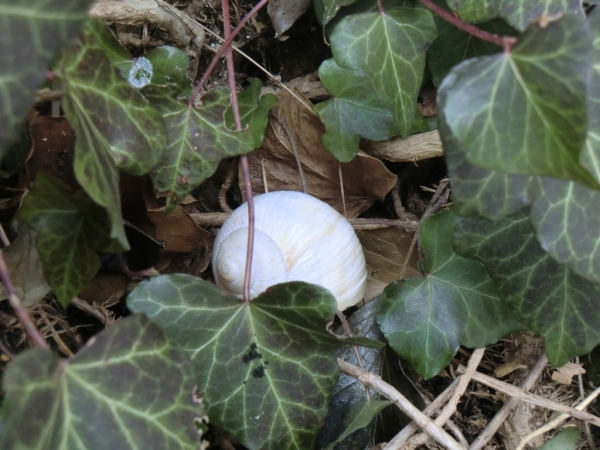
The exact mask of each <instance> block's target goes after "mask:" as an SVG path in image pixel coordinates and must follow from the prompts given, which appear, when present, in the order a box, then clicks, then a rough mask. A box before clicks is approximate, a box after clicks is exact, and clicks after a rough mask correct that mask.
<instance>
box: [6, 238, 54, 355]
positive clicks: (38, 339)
mask: <svg viewBox="0 0 600 450" xmlns="http://www.w3.org/2000/svg"><path fill="white" fill-rule="evenodd" d="M0 280H2V284H3V285H4V289H5V290H6V295H8V302H9V303H10V306H11V308H12V309H13V310H14V311H15V314H16V315H17V317H18V318H19V321H20V322H21V325H23V328H24V329H25V333H27V335H28V336H29V337H30V338H31V340H32V341H33V342H34V343H35V345H37V346H38V347H40V348H46V349H47V348H50V347H49V346H48V343H47V342H46V341H45V340H44V338H43V337H42V335H41V333H40V331H39V330H38V329H37V327H36V326H35V324H34V323H33V320H31V316H30V315H29V313H28V312H27V310H26V309H25V307H24V306H23V305H22V304H21V301H20V300H19V297H17V294H16V292H15V287H14V285H13V284H12V280H11V279H10V274H9V273H8V267H7V265H6V261H5V260H4V253H2V250H0Z"/></svg>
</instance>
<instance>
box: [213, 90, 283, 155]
mask: <svg viewBox="0 0 600 450" xmlns="http://www.w3.org/2000/svg"><path fill="white" fill-rule="evenodd" d="M261 87H262V83H261V81H260V80H259V79H258V78H253V79H252V82H251V83H250V86H248V88H247V89H246V90H245V91H243V92H240V93H238V103H239V109H240V120H241V122H242V128H246V127H249V128H250V134H251V135H252V139H253V140H254V148H258V147H260V145H261V144H262V140H263V137H264V135H265V128H266V126H267V121H268V119H269V108H271V106H273V105H274V104H275V103H277V97H276V96H275V95H273V94H265V95H263V96H262V97H261V96H260V88H261ZM225 124H226V125H227V128H229V129H230V130H235V122H234V120H233V109H232V108H231V106H230V107H229V108H227V111H226V112H225Z"/></svg>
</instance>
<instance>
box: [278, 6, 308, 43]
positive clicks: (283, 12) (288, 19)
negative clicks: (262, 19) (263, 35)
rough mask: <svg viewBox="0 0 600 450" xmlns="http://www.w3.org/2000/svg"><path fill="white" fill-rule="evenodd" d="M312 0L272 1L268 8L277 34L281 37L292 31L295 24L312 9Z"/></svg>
mask: <svg viewBox="0 0 600 450" xmlns="http://www.w3.org/2000/svg"><path fill="white" fill-rule="evenodd" d="M311 3H312V2H311V1H310V0H271V1H270V2H269V6H267V13H268V14H269V18H270V19H271V23H272V24H273V28H274V29H275V33H277V37H278V38H280V39H281V35H282V34H283V33H285V32H286V31H287V30H289V29H290V27H291V26H292V25H294V22H296V20H298V19H299V18H300V16H301V15H302V14H304V13H305V12H306V10H307V9H308V8H309V7H310V4H311Z"/></svg>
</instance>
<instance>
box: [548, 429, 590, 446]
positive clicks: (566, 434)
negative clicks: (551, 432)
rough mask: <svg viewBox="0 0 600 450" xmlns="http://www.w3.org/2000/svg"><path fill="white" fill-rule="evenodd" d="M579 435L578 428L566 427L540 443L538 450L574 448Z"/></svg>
mask: <svg viewBox="0 0 600 450" xmlns="http://www.w3.org/2000/svg"><path fill="white" fill-rule="evenodd" d="M580 437H581V430H580V429H578V428H567V429H566V430H565V431H561V432H560V433H558V434H557V435H556V436H554V437H553V438H552V439H550V440H549V441H548V442H546V443H545V444H544V445H542V446H541V447H540V450H575V449H576V448H577V443H578V442H579V438H580Z"/></svg>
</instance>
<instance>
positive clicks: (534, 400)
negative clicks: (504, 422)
mask: <svg viewBox="0 0 600 450" xmlns="http://www.w3.org/2000/svg"><path fill="white" fill-rule="evenodd" d="M464 369H465V368H464V367H463V366H459V367H458V371H459V372H462V371H464ZM473 381H477V382H478V383H481V384H485V385H486V386H489V387H491V388H492V389H496V390H497V391H500V392H504V393H505V394H508V395H510V396H511V397H517V398H519V400H521V401H524V402H527V403H531V404H532V405H536V406H541V407H542V408H547V409H551V410H552V411H557V412H559V413H561V414H567V415H569V416H571V417H574V418H575V419H579V420H583V421H586V422H590V423H592V424H593V425H596V426H597V427H600V417H596V416H594V415H593V414H590V413H587V412H583V411H578V410H577V409H575V408H571V407H570V406H565V405H561V404H560V403H556V402H553V401H552V400H548V399H546V398H544V397H540V396H539V395H534V394H531V393H529V392H525V391H523V390H522V389H520V388H518V387H516V386H513V385H512V384H508V383H504V382H503V381H500V380H498V379H496V378H492V377H490V376H488V375H484V374H482V373H479V372H475V373H474V374H473Z"/></svg>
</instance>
